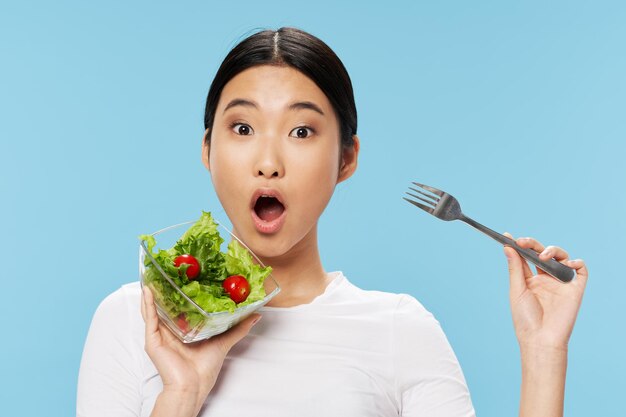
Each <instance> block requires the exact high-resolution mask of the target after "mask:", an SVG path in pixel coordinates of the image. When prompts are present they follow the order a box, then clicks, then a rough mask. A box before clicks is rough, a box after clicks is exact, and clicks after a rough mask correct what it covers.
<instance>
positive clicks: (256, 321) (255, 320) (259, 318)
mask: <svg viewBox="0 0 626 417" xmlns="http://www.w3.org/2000/svg"><path fill="white" fill-rule="evenodd" d="M259 320H261V316H258V317H257V318H256V319H254V321H253V322H252V325H253V326H254V325H255V324H257V323H258V322H259Z"/></svg>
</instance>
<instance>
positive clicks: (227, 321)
mask: <svg viewBox="0 0 626 417" xmlns="http://www.w3.org/2000/svg"><path fill="white" fill-rule="evenodd" d="M215 222H216V223H217V225H218V229H219V231H220V235H221V236H222V238H223V239H224V243H223V244H222V245H225V244H227V240H226V238H228V237H231V238H232V239H236V240H237V241H238V242H239V243H241V245H242V246H243V247H244V248H246V249H247V250H248V252H250V254H251V255H252V257H253V258H254V259H255V260H256V261H257V262H258V263H259V265H261V266H264V265H263V263H262V262H261V261H260V260H259V258H258V257H257V256H256V255H255V254H254V253H253V252H252V251H251V250H250V249H249V248H248V247H247V246H246V245H245V244H244V243H243V242H242V241H241V240H240V239H239V238H237V237H236V236H235V235H233V234H232V233H231V231H230V230H228V229H227V228H226V227H224V226H223V225H221V224H220V223H219V222H217V221H215ZM194 223H195V221H190V222H185V223H181V224H176V225H173V226H169V227H166V228H165V229H161V230H159V231H157V232H155V233H152V236H154V238H155V239H156V241H157V246H158V247H160V248H170V247H172V246H174V244H175V243H176V241H177V240H178V239H180V237H181V236H182V235H183V234H184V233H185V231H186V230H187V228H189V227H190V226H191V225H192V224H194ZM155 250H158V249H156V248H155ZM146 260H147V262H146ZM148 268H156V270H157V271H158V272H159V273H160V274H161V275H162V277H163V278H164V280H163V282H164V283H165V285H168V284H169V285H171V288H172V289H173V290H174V291H176V292H177V293H178V294H179V295H180V298H181V300H182V303H183V304H184V307H185V309H186V310H193V311H196V312H198V313H200V315H201V316H202V319H201V320H200V321H199V322H198V323H197V324H196V325H194V326H193V327H191V326H189V325H188V323H187V322H186V321H185V320H184V319H183V320H181V319H180V314H175V313H170V312H169V310H170V309H168V308H166V307H165V306H166V304H167V303H168V301H167V300H166V299H165V298H164V297H163V295H162V294H160V292H159V291H158V290H157V289H155V287H154V286H153V285H150V283H147V282H146V280H145V277H146V271H147V269H148ZM139 276H140V278H141V285H142V287H143V286H144V285H148V287H149V288H150V290H151V291H152V293H153V294H154V302H155V304H156V308H157V313H158V315H159V317H160V319H161V320H162V321H163V323H164V324H165V325H166V326H167V327H168V328H169V329H170V330H171V331H172V333H174V334H175V335H176V336H177V337H178V338H179V339H180V340H181V341H182V342H183V343H192V342H198V341H200V340H205V339H209V338H211V337H213V336H215V335H218V334H220V333H223V332H225V331H226V330H228V329H230V328H231V327H233V326H235V325H236V324H237V323H239V322H240V321H242V320H244V319H245V318H246V317H248V316H249V315H250V314H252V313H254V312H255V311H256V310H258V309H259V308H261V307H262V306H264V305H265V304H267V303H268V302H269V301H270V300H271V299H272V298H274V297H275V296H276V294H278V292H279V291H280V287H279V285H278V283H277V282H276V280H275V279H274V277H273V276H272V274H271V273H270V275H269V276H268V277H267V278H266V279H265V285H264V286H265V293H266V296H265V298H263V299H262V300H259V301H256V302H254V303H252V304H248V305H245V306H242V307H237V308H236V309H235V311H234V312H232V313H231V312H230V311H221V312H217V313H207V312H206V311H204V310H203V309H202V308H200V307H199V306H198V305H197V304H196V303H195V302H194V301H193V300H192V299H191V298H189V297H188V296H187V295H186V294H185V293H184V292H183V291H182V290H181V289H180V287H178V285H176V283H175V282H174V281H173V280H172V278H171V277H170V276H169V275H168V274H166V273H165V272H164V271H163V269H162V268H161V266H160V265H159V264H158V263H157V262H156V261H155V260H154V258H153V257H152V255H151V254H150V252H149V251H148V248H147V246H146V242H145V241H142V242H141V243H140V245H139Z"/></svg>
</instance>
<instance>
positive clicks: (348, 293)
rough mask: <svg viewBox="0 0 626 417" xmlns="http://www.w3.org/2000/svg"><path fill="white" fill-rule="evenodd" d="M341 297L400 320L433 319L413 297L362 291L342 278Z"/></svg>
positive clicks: (402, 294)
mask: <svg viewBox="0 0 626 417" xmlns="http://www.w3.org/2000/svg"><path fill="white" fill-rule="evenodd" d="M342 287H343V288H342V289H343V291H342V293H343V296H345V297H346V298H349V299H350V300H352V301H353V302H354V303H357V304H362V305H364V306H366V307H367V308H371V309H374V310H375V311H387V312H392V313H393V315H394V316H395V317H399V318H400V319H433V315H432V314H431V313H430V312H429V311H428V310H427V309H426V308H425V307H424V306H423V305H422V303H420V302H419V301H418V300H417V299H416V298H415V297H413V296H412V295H409V294H404V293H392V292H385V291H376V290H364V289H362V288H359V287H357V286H356V285H354V284H353V283H352V282H350V281H348V279H347V278H345V277H343V283H342Z"/></svg>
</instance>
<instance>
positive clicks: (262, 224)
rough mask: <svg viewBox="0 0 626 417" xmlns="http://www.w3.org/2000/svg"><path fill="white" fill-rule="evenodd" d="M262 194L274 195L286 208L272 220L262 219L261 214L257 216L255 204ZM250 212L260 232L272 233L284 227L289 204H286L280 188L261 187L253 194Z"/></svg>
mask: <svg viewBox="0 0 626 417" xmlns="http://www.w3.org/2000/svg"><path fill="white" fill-rule="evenodd" d="M261 196H266V197H274V198H275V199H277V200H278V201H279V202H280V204H282V205H283V207H284V208H285V209H284V210H283V212H282V213H281V215H280V216H279V217H278V218H276V219H274V220H272V221H271V222H267V221H265V220H263V219H261V218H260V217H259V216H257V214H256V211H254V206H255V204H256V202H257V200H258V199H259V197H261ZM250 213H251V215H252V220H253V222H254V226H255V227H256V229H257V231H258V232H259V233H263V234H272V233H276V232H278V231H279V230H280V229H281V228H282V227H283V224H284V223H285V214H286V213H287V205H286V204H285V202H284V200H283V197H282V195H281V194H280V192H279V191H278V190H275V189H273V188H259V189H257V190H256V191H255V192H254V193H253V194H252V199H251V200H250Z"/></svg>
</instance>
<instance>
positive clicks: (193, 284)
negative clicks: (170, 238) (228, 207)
mask: <svg viewBox="0 0 626 417" xmlns="http://www.w3.org/2000/svg"><path fill="white" fill-rule="evenodd" d="M139 239H140V240H142V241H144V242H145V246H146V248H147V250H148V252H149V253H150V254H151V255H152V257H153V258H154V260H155V261H156V263H157V264H158V265H159V266H160V267H161V269H163V272H165V274H167V275H168V276H169V278H170V279H171V280H172V281H173V282H174V283H175V284H176V285H177V286H178V287H179V288H180V289H181V290H182V292H183V293H184V294H185V295H187V296H188V297H189V298H190V299H191V300H193V302H194V303H196V304H197V305H198V306H199V307H200V308H202V309H203V310H204V311H205V312H207V313H214V312H220V311H229V312H233V311H235V309H236V308H237V307H240V306H243V305H248V304H251V303H254V302H256V301H259V300H261V299H263V298H264V297H265V290H264V288H263V283H264V281H265V278H267V276H268V275H269V274H270V272H271V268H270V267H265V268H263V267H261V266H260V265H258V264H256V263H254V260H253V258H252V255H251V254H250V252H248V250H247V249H246V248H245V247H243V246H242V245H241V244H240V243H239V242H237V241H236V240H232V241H231V242H230V243H229V245H228V251H227V253H223V252H221V250H220V248H221V245H222V243H223V242H224V239H223V238H222V237H221V236H220V234H219V231H218V227H217V223H215V221H214V220H213V217H212V216H211V214H210V213H208V212H204V211H203V212H202V215H201V216H200V219H199V220H198V221H197V222H196V223H194V224H193V225H192V226H191V227H190V228H189V229H188V230H187V231H186V232H185V233H184V234H183V235H182V236H181V238H180V239H179V240H178V241H177V242H176V244H175V245H174V246H173V247H172V248H170V249H167V250H163V249H160V250H158V251H157V250H155V248H156V239H155V238H154V236H152V235H141V236H139ZM183 254H190V255H192V256H193V257H195V258H196V259H197V260H198V262H199V263H200V274H199V276H198V277H196V279H195V280H193V281H192V280H189V279H188V278H187V274H186V271H187V268H188V267H189V266H188V265H186V264H183V265H181V266H180V267H176V266H175V265H174V259H175V258H176V257H177V256H179V255H183ZM145 265H146V272H145V276H144V281H145V282H146V283H148V284H150V286H151V287H152V288H153V289H154V291H153V292H154V293H155V294H154V295H155V298H157V301H158V303H159V305H161V306H162V307H164V308H165V309H166V311H167V313H168V315H169V316H170V317H171V318H172V319H175V318H177V317H184V319H185V320H186V321H187V322H188V323H189V326H191V327H193V326H195V325H196V324H197V323H199V322H200V321H201V320H203V319H204V317H203V315H202V314H201V313H199V312H198V311H197V310H196V309H195V307H194V306H193V305H192V304H191V303H189V302H188V301H187V300H186V298H185V297H184V296H183V295H182V294H180V293H179V292H178V291H176V289H175V288H174V287H172V285H171V284H170V283H169V282H167V280H166V279H165V277H163V275H162V274H161V273H160V272H159V271H158V270H157V269H156V268H155V267H154V265H153V264H152V263H151V262H150V259H149V258H148V257H146V260H145ZM230 275H243V276H244V277H245V278H246V279H247V280H248V282H249V284H250V295H249V296H248V298H247V299H246V300H245V301H244V302H243V303H239V304H235V302H234V301H232V300H231V299H230V297H228V295H227V294H226V293H225V292H224V290H223V288H222V281H223V280H224V279H226V277H228V276H230Z"/></svg>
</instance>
